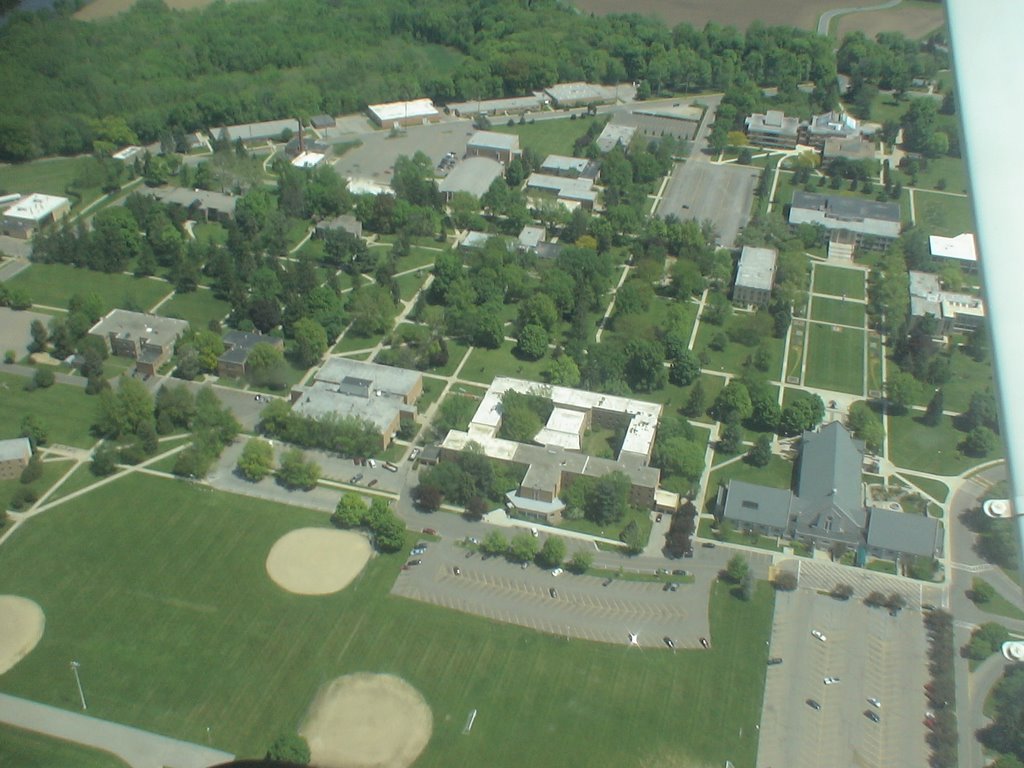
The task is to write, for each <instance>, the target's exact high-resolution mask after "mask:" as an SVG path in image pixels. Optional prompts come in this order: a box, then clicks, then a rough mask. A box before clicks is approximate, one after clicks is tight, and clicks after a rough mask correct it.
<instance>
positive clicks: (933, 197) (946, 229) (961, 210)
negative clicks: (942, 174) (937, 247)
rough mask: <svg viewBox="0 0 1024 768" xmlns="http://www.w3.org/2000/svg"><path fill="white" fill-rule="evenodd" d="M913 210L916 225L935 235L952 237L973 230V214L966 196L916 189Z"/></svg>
mask: <svg viewBox="0 0 1024 768" xmlns="http://www.w3.org/2000/svg"><path fill="white" fill-rule="evenodd" d="M914 212H915V214H916V216H917V225H918V226H919V227H924V228H926V229H927V230H928V231H929V232H932V233H933V234H936V235H945V236H947V237H954V236H956V235H959V234H960V233H961V232H973V231H974V214H973V213H972V211H971V202H970V200H969V199H968V198H966V197H954V196H953V195H945V194H941V193H939V192H921V191H919V190H918V191H915V192H914Z"/></svg>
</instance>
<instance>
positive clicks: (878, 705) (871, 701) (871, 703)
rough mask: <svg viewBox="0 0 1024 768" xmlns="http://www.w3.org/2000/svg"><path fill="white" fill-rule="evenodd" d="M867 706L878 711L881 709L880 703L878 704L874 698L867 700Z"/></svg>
mask: <svg viewBox="0 0 1024 768" xmlns="http://www.w3.org/2000/svg"><path fill="white" fill-rule="evenodd" d="M868 704H870V705H871V706H872V707H878V709H881V708H882V702H880V701H879V700H878V699H876V698H870V699H868Z"/></svg>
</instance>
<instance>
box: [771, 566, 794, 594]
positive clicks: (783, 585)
mask: <svg viewBox="0 0 1024 768" xmlns="http://www.w3.org/2000/svg"><path fill="white" fill-rule="evenodd" d="M772 583H773V585H774V586H775V588H776V589H777V590H779V591H780V592H792V591H793V590H795V589H796V588H797V578H796V574H795V573H793V572H792V571H782V572H781V573H780V574H779V575H778V576H776V577H775V581H774V582H772Z"/></svg>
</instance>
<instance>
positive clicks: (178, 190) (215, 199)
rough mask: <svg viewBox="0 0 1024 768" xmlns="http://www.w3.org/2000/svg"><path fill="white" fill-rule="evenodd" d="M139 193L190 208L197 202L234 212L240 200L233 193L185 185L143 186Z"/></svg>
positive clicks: (212, 207) (203, 205) (204, 205)
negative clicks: (190, 187)
mask: <svg viewBox="0 0 1024 768" xmlns="http://www.w3.org/2000/svg"><path fill="white" fill-rule="evenodd" d="M139 194H140V195H145V196H147V197H152V198H155V199H157V200H159V201H160V202H162V203H173V204H175V205H180V206H181V207H182V208H189V207H190V206H192V205H193V204H197V205H199V207H200V208H205V209H207V210H212V211H223V212H225V213H232V214H233V213H234V212H235V204H236V203H237V202H238V198H237V197H235V196H233V195H225V194H222V193H220V192H210V191H209V190H205V189H187V188H185V187H154V188H153V189H147V188H143V189H140V190H139Z"/></svg>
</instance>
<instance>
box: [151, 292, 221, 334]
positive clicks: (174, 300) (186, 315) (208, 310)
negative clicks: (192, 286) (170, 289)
mask: <svg viewBox="0 0 1024 768" xmlns="http://www.w3.org/2000/svg"><path fill="white" fill-rule="evenodd" d="M230 311H231V305H230V304H229V303H228V302H226V301H223V300H221V299H218V298H217V297H216V296H214V295H213V291H204V290H198V291H193V292H192V293H176V294H174V296H172V297H171V298H170V300H169V301H167V302H166V303H164V304H163V305H162V306H161V307H160V309H159V310H158V314H161V315H163V316H164V317H180V318H181V319H182V320H188V322H189V324H190V325H191V326H192V328H193V329H194V330H200V331H201V330H205V329H206V328H207V327H208V326H209V324H210V321H211V320H217V321H220V320H223V319H224V318H225V317H226V316H227V314H228V312H230Z"/></svg>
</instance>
